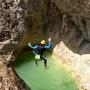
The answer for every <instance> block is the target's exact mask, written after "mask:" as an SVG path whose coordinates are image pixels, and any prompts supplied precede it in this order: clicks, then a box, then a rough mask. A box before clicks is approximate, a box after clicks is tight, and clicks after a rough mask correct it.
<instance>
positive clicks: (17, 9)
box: [0, 0, 90, 90]
mask: <svg viewBox="0 0 90 90" xmlns="http://www.w3.org/2000/svg"><path fill="white" fill-rule="evenodd" d="M89 7H90V1H89V0H85V1H83V0H1V1H0V62H1V68H0V70H3V69H4V70H5V72H8V71H9V72H10V75H11V73H12V72H13V77H14V79H12V80H11V84H10V85H11V86H8V87H9V88H10V87H11V88H12V85H16V84H15V83H14V84H12V83H13V82H14V80H15V79H16V80H17V82H18V83H19V81H18V79H20V78H19V77H18V76H17V75H15V72H14V71H13V70H12V69H11V66H10V67H9V68H10V70H9V68H8V67H7V66H8V65H10V63H11V62H12V61H14V60H15V54H16V52H15V50H16V48H18V50H19V51H18V52H19V53H20V52H21V49H22V48H23V47H25V46H26V45H27V43H28V42H29V41H31V40H32V41H34V42H36V41H37V40H36V39H35V38H39V40H40V38H44V39H46V40H47V37H49V36H50V37H51V38H52V43H53V54H55V55H56V56H57V57H59V58H62V60H65V63H66V64H67V65H68V63H69V65H68V66H71V68H73V70H74V71H75V72H78V76H79V77H80V81H79V82H80V83H79V84H80V88H83V90H90V82H89V81H90V77H89V76H90V72H89V71H88V68H90V67H89V61H90V60H89V57H90V56H89V54H90V30H89V27H90V9H89ZM32 41H31V42H32ZM34 42H32V43H34ZM86 54H88V55H86ZM86 57H88V58H86ZM3 64H4V65H5V68H4V66H2V65H3ZM81 66H82V67H81ZM84 72H86V73H84ZM4 75H5V77H3V73H0V76H1V78H2V77H3V78H7V73H4ZM10 75H8V78H9V76H10ZM15 77H16V78H15ZM1 80H2V79H1ZM3 83H5V82H2V81H1V86H2V85H3ZM7 83H9V82H7ZM24 86H25V84H24ZM24 86H23V83H20V84H19V85H16V87H14V86H13V89H14V88H17V89H14V90H24V89H25V88H26V86H25V87H24ZM19 87H23V89H21V88H19ZM25 90H27V89H25Z"/></svg>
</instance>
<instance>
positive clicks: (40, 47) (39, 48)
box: [28, 42, 51, 67]
mask: <svg viewBox="0 0 90 90" xmlns="http://www.w3.org/2000/svg"><path fill="white" fill-rule="evenodd" d="M28 45H29V47H30V48H32V49H33V53H34V54H38V55H40V59H42V60H44V65H45V67H47V59H46V58H45V57H44V56H43V53H44V51H45V50H46V49H49V48H51V42H49V43H48V45H35V46H31V44H30V43H29V44H28ZM36 65H37V60H36Z"/></svg>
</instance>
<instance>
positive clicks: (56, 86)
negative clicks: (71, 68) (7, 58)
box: [14, 52, 79, 90]
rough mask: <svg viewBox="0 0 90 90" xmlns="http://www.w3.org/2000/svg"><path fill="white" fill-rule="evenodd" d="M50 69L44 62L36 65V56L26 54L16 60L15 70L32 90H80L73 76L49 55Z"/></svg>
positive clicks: (39, 61)
mask: <svg viewBox="0 0 90 90" xmlns="http://www.w3.org/2000/svg"><path fill="white" fill-rule="evenodd" d="M46 55H47V60H48V68H47V69H45V68H44V63H43V60H38V66H36V65H35V60H34V55H33V54H32V53H31V52H25V53H23V54H22V55H21V56H19V57H18V58H17V59H16V62H15V63H14V68H15V70H16V72H17V73H18V74H19V76H20V77H21V78H22V79H23V80H24V81H25V82H26V83H27V85H29V86H30V87H31V89H32V90H79V89H78V87H77V84H76V83H75V80H74V79H73V78H72V77H71V75H70V74H69V73H68V72H67V71H66V70H65V69H64V68H63V67H62V66H61V65H60V63H58V61H57V60H55V59H54V58H53V57H52V56H51V55H50V54H49V53H48V54H46Z"/></svg>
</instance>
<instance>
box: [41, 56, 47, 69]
mask: <svg viewBox="0 0 90 90" xmlns="http://www.w3.org/2000/svg"><path fill="white" fill-rule="evenodd" d="M40 58H41V59H43V60H44V66H45V67H47V59H46V58H45V57H43V56H41V57H40Z"/></svg>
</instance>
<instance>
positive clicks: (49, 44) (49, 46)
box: [45, 38, 51, 49]
mask: <svg viewBox="0 0 90 90" xmlns="http://www.w3.org/2000/svg"><path fill="white" fill-rule="evenodd" d="M48 41H49V43H48V45H46V46H45V48H47V49H48V48H51V38H49V39H48Z"/></svg>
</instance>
